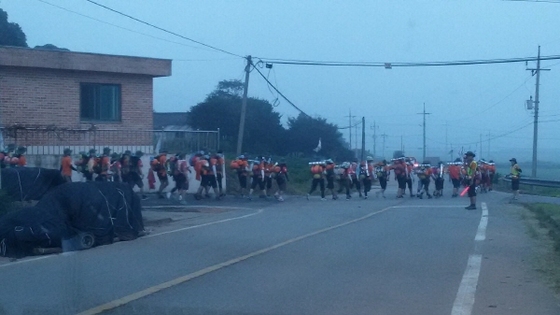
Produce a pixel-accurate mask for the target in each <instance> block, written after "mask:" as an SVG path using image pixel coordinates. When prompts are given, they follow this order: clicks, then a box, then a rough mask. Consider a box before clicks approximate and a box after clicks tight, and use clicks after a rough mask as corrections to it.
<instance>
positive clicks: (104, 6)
mask: <svg viewBox="0 0 560 315" xmlns="http://www.w3.org/2000/svg"><path fill="white" fill-rule="evenodd" d="M85 1H87V2H89V3H91V4H94V5H96V6H98V7H101V8H103V9H105V10H109V11H111V12H114V13H117V14H120V15H122V16H124V17H127V18H129V19H131V20H134V21H136V22H138V23H142V24H144V25H148V26H150V27H153V28H155V29H158V30H160V31H163V32H166V33H168V34H171V35H173V36H177V37H180V38H182V39H185V40H188V41H191V42H193V43H196V44H199V45H201V46H204V47H207V48H210V49H213V50H216V51H219V52H222V53H225V54H228V55H232V56H236V57H239V58H245V57H243V56H241V55H238V54H235V53H232V52H229V51H227V50H224V49H221V48H218V47H215V46H212V45H208V44H205V43H203V42H200V41H197V40H195V39H192V38H189V37H187V36H183V35H181V34H178V33H175V32H173V31H170V30H167V29H165V28H163V27H159V26H157V25H154V24H152V23H149V22H146V21H144V20H141V19H139V18H135V17H133V16H131V15H128V14H126V13H123V12H121V11H118V10H115V9H113V8H110V7H108V6H106V5H103V4H100V3H97V2H95V1H93V0H85Z"/></svg>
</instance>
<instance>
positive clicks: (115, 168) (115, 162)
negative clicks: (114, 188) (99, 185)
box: [109, 153, 123, 183]
mask: <svg viewBox="0 0 560 315" xmlns="http://www.w3.org/2000/svg"><path fill="white" fill-rule="evenodd" d="M110 163H111V165H110V166H109V171H110V172H111V178H112V180H113V182H117V183H122V182H123V179H122V167H121V161H120V156H119V154H118V153H113V154H111V162H110Z"/></svg>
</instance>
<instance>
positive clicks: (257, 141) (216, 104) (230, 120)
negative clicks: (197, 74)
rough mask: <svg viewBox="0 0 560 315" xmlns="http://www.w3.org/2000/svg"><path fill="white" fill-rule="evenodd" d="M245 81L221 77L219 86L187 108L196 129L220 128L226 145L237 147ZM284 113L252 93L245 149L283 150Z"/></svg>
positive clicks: (248, 104)
mask: <svg viewBox="0 0 560 315" xmlns="http://www.w3.org/2000/svg"><path fill="white" fill-rule="evenodd" d="M242 93H243V83H242V82H241V81H239V80H225V81H220V82H219V83H218V86H217V87H216V90H214V91H213V92H211V93H210V94H208V96H207V97H206V99H205V100H204V101H203V102H201V103H198V104H196V105H195V106H193V107H192V108H191V110H190V111H188V112H187V123H188V124H189V125H190V126H191V127H192V128H194V129H205V130H215V129H217V128H220V134H221V136H222V143H223V147H224V149H225V150H227V151H234V150H235V147H236V145H237V135H238V132H239V118H240V116H241V102H242ZM280 118H281V115H280V114H279V113H277V112H275V111H274V109H273V106H272V105H271V104H270V103H269V102H268V101H266V100H262V99H258V98H253V97H249V98H248V100H247V112H246V118H245V132H244V137H243V151H247V152H252V153H253V154H259V155H260V154H272V153H274V154H279V153H281V151H282V147H281V145H280V144H281V140H282V139H283V138H284V133H285V129H284V128H283V127H282V124H281V123H280Z"/></svg>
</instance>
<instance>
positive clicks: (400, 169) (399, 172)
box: [391, 156, 406, 198]
mask: <svg viewBox="0 0 560 315" xmlns="http://www.w3.org/2000/svg"><path fill="white" fill-rule="evenodd" d="M404 160H405V158H404V156H403V157H400V158H398V159H396V160H394V163H393V166H392V167H391V170H393V173H395V180H396V181H397V183H398V187H399V188H398V189H397V198H404V197H403V195H404V191H405V190H406V163H405V161H404Z"/></svg>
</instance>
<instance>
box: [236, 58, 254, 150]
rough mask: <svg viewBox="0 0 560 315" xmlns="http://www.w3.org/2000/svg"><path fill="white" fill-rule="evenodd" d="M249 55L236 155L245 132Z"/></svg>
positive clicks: (250, 62)
mask: <svg viewBox="0 0 560 315" xmlns="http://www.w3.org/2000/svg"><path fill="white" fill-rule="evenodd" d="M252 64H253V62H252V61H251V56H247V65H246V66H245V83H244V84H243V101H242V102H241V118H240V119H239V133H238V134H237V151H236V152H237V155H238V156H239V155H240V154H241V150H242V148H243V133H244V132H245V114H246V113H247V90H248V89H249V73H251V65H252Z"/></svg>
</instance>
